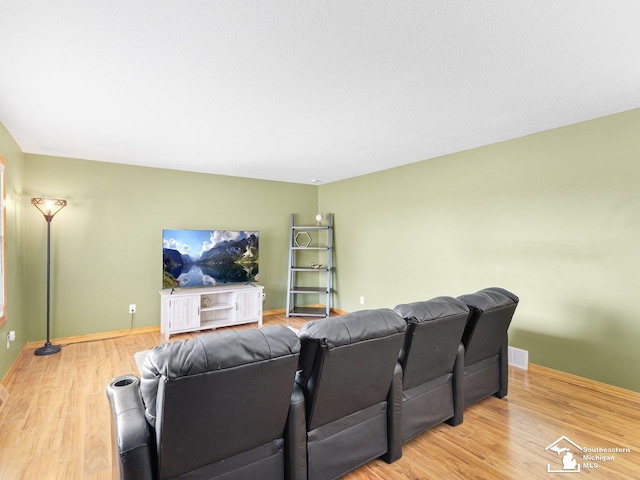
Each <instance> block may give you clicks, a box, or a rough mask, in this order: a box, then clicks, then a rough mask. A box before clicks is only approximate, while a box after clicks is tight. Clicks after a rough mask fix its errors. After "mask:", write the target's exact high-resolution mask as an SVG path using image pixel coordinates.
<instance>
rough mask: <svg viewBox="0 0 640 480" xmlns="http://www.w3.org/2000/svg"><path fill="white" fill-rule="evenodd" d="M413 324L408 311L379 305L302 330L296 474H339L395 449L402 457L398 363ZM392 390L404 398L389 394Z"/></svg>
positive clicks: (315, 478)
mask: <svg viewBox="0 0 640 480" xmlns="http://www.w3.org/2000/svg"><path fill="white" fill-rule="evenodd" d="M405 330H406V323H405V322H404V320H403V319H402V317H400V316H399V315H398V314H397V313H395V312H394V311H393V310H390V309H379V310H362V311H358V312H353V313H349V314H346V315H342V316H338V317H331V318H327V319H324V320H319V321H315V322H309V323H307V324H306V325H304V326H303V327H302V329H301V330H300V331H299V332H298V337H299V338H300V341H301V348H300V362H299V366H298V373H297V375H296V383H297V385H296V389H297V390H298V392H301V395H302V396H304V412H300V411H298V412H297V417H296V418H297V419H298V423H297V425H296V429H297V433H296V434H295V435H293V434H292V435H291V437H292V438H294V437H295V438H296V442H292V445H294V444H295V447H292V448H295V455H294V456H295V457H296V458H294V459H293V460H292V465H295V466H296V467H295V468H292V469H291V471H292V472H294V476H293V477H292V478H295V479H296V480H298V479H305V478H308V479H309V480H318V479H334V478H338V477H340V476H341V475H344V474H345V473H347V472H349V471H350V470H353V469H354V468H356V467H359V466H360V465H362V464H364V463H366V462H368V461H369V460H372V459H374V458H377V457H380V456H382V455H385V454H390V452H389V451H390V450H391V451H394V452H395V453H394V456H395V457H397V458H399V456H401V452H402V440H401V432H400V428H399V427H400V425H399V417H400V415H401V412H400V411H399V408H400V407H401V388H402V387H401V383H400V382H401V379H400V376H399V375H397V374H396V365H397V358H398V353H399V351H400V347H401V345H402V341H403V338H404V332H405ZM398 371H399V367H398ZM392 381H395V383H396V384H397V388H395V389H394V388H392ZM390 392H391V393H392V394H393V392H396V395H397V397H398V398H395V399H393V398H392V399H389V397H390ZM294 397H295V395H294ZM296 405H297V406H298V407H300V406H301V403H300V402H298V403H297V404H295V403H292V412H293V411H294V407H295V406H296ZM394 407H395V408H394ZM291 416H292V417H293V416H294V414H293V413H292V415H291ZM394 459H395V458H391V457H390V456H389V455H385V460H387V461H389V462H390V461H392V460H394Z"/></svg>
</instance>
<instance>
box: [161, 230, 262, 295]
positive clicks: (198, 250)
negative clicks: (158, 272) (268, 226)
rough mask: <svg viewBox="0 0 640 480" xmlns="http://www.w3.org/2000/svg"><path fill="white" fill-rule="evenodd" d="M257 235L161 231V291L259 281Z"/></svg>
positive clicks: (226, 231)
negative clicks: (163, 289) (164, 289)
mask: <svg viewBox="0 0 640 480" xmlns="http://www.w3.org/2000/svg"><path fill="white" fill-rule="evenodd" d="M258 237H259V236H258V232H256V231H245V230H163V231H162V288H190V287H212V286H216V285H221V284H229V283H251V282H256V281H258V264H259V255H258Z"/></svg>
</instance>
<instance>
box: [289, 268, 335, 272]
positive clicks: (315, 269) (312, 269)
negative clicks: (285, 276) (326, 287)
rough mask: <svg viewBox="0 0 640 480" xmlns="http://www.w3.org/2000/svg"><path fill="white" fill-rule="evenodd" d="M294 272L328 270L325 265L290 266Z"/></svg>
mask: <svg viewBox="0 0 640 480" xmlns="http://www.w3.org/2000/svg"><path fill="white" fill-rule="evenodd" d="M291 270H293V271H294V272H328V271H329V269H328V268H327V267H320V268H313V267H291Z"/></svg>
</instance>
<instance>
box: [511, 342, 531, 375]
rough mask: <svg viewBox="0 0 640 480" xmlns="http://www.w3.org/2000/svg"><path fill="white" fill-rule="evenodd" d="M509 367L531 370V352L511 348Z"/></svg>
mask: <svg viewBox="0 0 640 480" xmlns="http://www.w3.org/2000/svg"><path fill="white" fill-rule="evenodd" d="M509 365H512V366H514V367H517V368H521V369H523V370H528V369H529V352H528V351H527V350H522V349H521V348H516V347H509Z"/></svg>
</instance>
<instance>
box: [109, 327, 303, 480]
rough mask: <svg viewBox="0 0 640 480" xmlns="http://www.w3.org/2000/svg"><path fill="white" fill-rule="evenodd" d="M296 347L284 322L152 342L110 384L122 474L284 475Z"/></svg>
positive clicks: (116, 458)
mask: <svg viewBox="0 0 640 480" xmlns="http://www.w3.org/2000/svg"><path fill="white" fill-rule="evenodd" d="M299 351H300V342H299V340H298V338H297V336H296V335H295V334H294V333H293V332H292V331H291V330H289V329H288V328H285V327H281V326H272V327H265V328H260V329H246V330H233V331H224V332H212V333H207V334H203V335H200V336H198V337H195V338H192V339H189V340H184V341H178V342H173V343H168V344H164V345H159V346H157V347H156V348H155V349H153V350H152V351H151V352H150V353H149V354H148V356H147V358H146V359H145V362H144V365H143V367H142V380H141V381H138V378H137V377H135V376H134V375H127V376H123V377H117V378H115V379H114V380H113V381H112V382H111V383H110V384H109V386H108V387H107V396H108V398H109V403H110V405H111V411H112V429H113V431H114V432H113V433H114V443H115V445H114V448H115V451H114V463H118V467H114V468H119V472H120V478H125V479H136V480H140V479H150V478H158V479H168V478H183V477H182V476H183V475H184V476H185V477H188V478H190V479H191V478H194V479H195V478H214V477H218V476H222V475H224V477H223V478H224V479H225V480H228V479H251V478H260V479H276V478H278V479H282V478H284V476H285V472H284V469H285V462H284V458H285V455H284V450H285V445H284V430H285V424H286V421H287V415H288V411H289V404H290V398H291V393H292V390H293V385H294V378H295V371H296V367H297V364H298V356H299ZM141 395H142V399H143V400H144V404H143V403H142V401H141ZM115 471H118V470H115Z"/></svg>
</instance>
